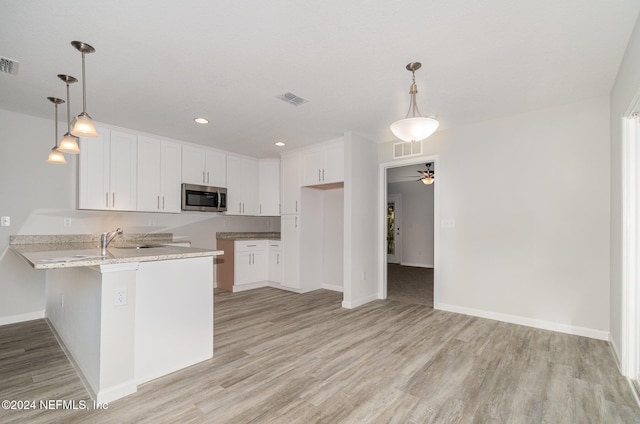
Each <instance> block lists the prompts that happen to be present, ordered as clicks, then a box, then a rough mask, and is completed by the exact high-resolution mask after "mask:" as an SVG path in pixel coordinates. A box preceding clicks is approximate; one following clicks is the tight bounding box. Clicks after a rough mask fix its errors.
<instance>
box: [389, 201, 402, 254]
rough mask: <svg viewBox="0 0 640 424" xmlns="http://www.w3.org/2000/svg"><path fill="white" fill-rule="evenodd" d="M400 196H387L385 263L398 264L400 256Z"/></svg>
mask: <svg viewBox="0 0 640 424" xmlns="http://www.w3.org/2000/svg"><path fill="white" fill-rule="evenodd" d="M401 227H402V195H400V194H391V195H388V196H387V263H390V264H399V263H400V257H401V256H402V254H401V252H400V249H401V248H402V233H401V231H400V228H401Z"/></svg>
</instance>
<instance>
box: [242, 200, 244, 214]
mask: <svg viewBox="0 0 640 424" xmlns="http://www.w3.org/2000/svg"><path fill="white" fill-rule="evenodd" d="M242 213H244V202H242Z"/></svg>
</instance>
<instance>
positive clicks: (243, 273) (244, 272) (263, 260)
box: [234, 240, 268, 285]
mask: <svg viewBox="0 0 640 424" xmlns="http://www.w3.org/2000/svg"><path fill="white" fill-rule="evenodd" d="M234 250H235V252H234V257H235V258H234V267H235V269H234V284H235V285H242V284H251V283H257V282H260V281H266V280H267V278H268V268H267V240H242V241H236V242H235V248H234Z"/></svg>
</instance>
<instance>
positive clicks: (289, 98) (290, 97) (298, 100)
mask: <svg viewBox="0 0 640 424" xmlns="http://www.w3.org/2000/svg"><path fill="white" fill-rule="evenodd" d="M278 98H279V99H280V100H283V101H285V102H287V103H289V104H292V105H294V106H300V105H303V104H305V103H307V102H308V100H305V99H303V98H302V97H298V96H296V95H295V94H293V93H289V92H287V93H284V94H281V95H279V96H278Z"/></svg>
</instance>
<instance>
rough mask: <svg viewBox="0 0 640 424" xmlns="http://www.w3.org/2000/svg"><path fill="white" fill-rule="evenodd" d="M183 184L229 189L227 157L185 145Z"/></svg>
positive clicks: (215, 151)
mask: <svg viewBox="0 0 640 424" xmlns="http://www.w3.org/2000/svg"><path fill="white" fill-rule="evenodd" d="M182 182H183V183H188V184H198V185H207V186H213V187H227V170H226V155H225V154H224V153H221V152H218V151H217V150H212V149H207V148H206V147H197V146H192V145H186V144H185V145H183V146H182Z"/></svg>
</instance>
